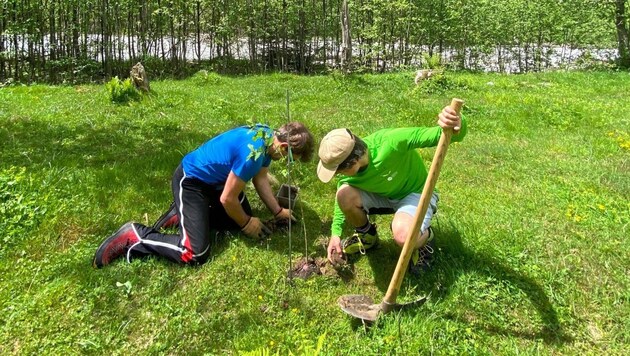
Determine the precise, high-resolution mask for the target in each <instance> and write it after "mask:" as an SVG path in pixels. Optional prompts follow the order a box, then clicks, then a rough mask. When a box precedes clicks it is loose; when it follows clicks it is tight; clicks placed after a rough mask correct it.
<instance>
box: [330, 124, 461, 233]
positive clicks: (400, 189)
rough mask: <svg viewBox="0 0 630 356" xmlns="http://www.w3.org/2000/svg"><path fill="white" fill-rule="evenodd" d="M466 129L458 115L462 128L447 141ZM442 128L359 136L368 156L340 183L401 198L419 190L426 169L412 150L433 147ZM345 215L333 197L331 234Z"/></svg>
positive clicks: (383, 131)
mask: <svg viewBox="0 0 630 356" xmlns="http://www.w3.org/2000/svg"><path fill="white" fill-rule="evenodd" d="M466 132H467V125H466V120H465V119H464V118H463V116H462V127H461V130H460V132H459V133H458V134H457V135H453V136H452V138H451V142H459V141H461V140H462V139H463V138H464V136H465V135H466ZM441 134H442V129H441V128H440V127H439V126H435V127H408V128H396V129H383V130H379V131H377V132H375V133H373V134H371V135H369V136H367V137H365V138H364V139H363V141H365V143H366V144H367V151H368V155H369V161H370V162H369V164H368V167H367V168H366V169H365V170H364V171H362V172H359V173H357V174H356V175H354V176H352V177H348V176H341V178H340V179H339V182H338V183H337V189H339V187H340V186H341V185H342V184H348V185H350V186H353V187H356V188H359V189H361V190H363V191H366V192H370V193H375V194H379V195H382V196H384V197H387V198H390V199H402V198H404V197H406V196H407V195H409V194H411V193H421V192H422V188H423V187H424V182H425V181H426V179H427V175H428V172H427V168H426V166H425V164H424V161H423V160H422V157H421V156H420V153H419V152H418V151H417V150H416V149H417V148H422V147H434V146H437V144H438V142H439V141H440V135H441ZM345 220H346V218H345V216H344V214H343V212H342V211H341V208H340V207H339V204H338V203H337V201H336V200H335V211H334V216H333V222H332V227H331V232H332V236H341V232H342V230H343V225H344V222H345Z"/></svg>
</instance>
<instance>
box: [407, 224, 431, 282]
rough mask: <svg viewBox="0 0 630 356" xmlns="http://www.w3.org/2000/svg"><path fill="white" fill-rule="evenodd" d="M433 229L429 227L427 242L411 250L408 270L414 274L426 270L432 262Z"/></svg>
mask: <svg viewBox="0 0 630 356" xmlns="http://www.w3.org/2000/svg"><path fill="white" fill-rule="evenodd" d="M434 236H435V234H434V233H433V229H432V228H431V227H429V238H428V239H427V243H426V244H425V245H424V246H422V247H420V248H417V249H416V250H415V251H413V253H412V255H411V260H410V261H409V272H410V273H411V274H414V275H418V274H420V273H421V272H423V271H427V270H428V269H430V268H431V264H432V263H433V252H434V251H435V249H434V247H435V240H434V239H433V237H434Z"/></svg>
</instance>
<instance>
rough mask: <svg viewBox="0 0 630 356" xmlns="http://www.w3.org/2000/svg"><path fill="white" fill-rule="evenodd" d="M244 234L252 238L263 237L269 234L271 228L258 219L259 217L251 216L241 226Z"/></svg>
mask: <svg viewBox="0 0 630 356" xmlns="http://www.w3.org/2000/svg"><path fill="white" fill-rule="evenodd" d="M241 231H243V232H244V233H245V235H247V236H249V237H251V238H253V239H256V240H258V239H263V238H265V237H267V236H268V235H269V234H271V230H269V228H268V227H266V226H265V224H263V223H262V221H260V219H259V218H257V217H253V216H251V217H250V218H249V221H247V224H245V226H243V227H242V228H241Z"/></svg>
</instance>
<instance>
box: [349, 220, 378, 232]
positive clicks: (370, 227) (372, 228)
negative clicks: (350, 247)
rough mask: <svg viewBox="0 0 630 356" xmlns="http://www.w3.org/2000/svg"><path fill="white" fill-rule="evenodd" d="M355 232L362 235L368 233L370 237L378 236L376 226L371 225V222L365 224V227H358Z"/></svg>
mask: <svg viewBox="0 0 630 356" xmlns="http://www.w3.org/2000/svg"><path fill="white" fill-rule="evenodd" d="M354 230H355V231H356V232H358V233H360V234H365V233H368V234H370V235H376V225H374V224H370V221H369V220H368V221H367V222H366V223H365V225H363V226H360V227H357V228H355V229H354Z"/></svg>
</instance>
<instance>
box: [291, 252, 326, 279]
mask: <svg viewBox="0 0 630 356" xmlns="http://www.w3.org/2000/svg"><path fill="white" fill-rule="evenodd" d="M325 265H326V260H325V259H323V258H316V259H313V258H306V257H302V258H300V259H299V260H298V261H297V262H296V263H295V264H294V265H293V268H291V270H290V271H289V273H288V276H289V278H295V277H297V278H302V279H307V278H309V277H311V276H314V275H321V274H322V267H324V266H325Z"/></svg>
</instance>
